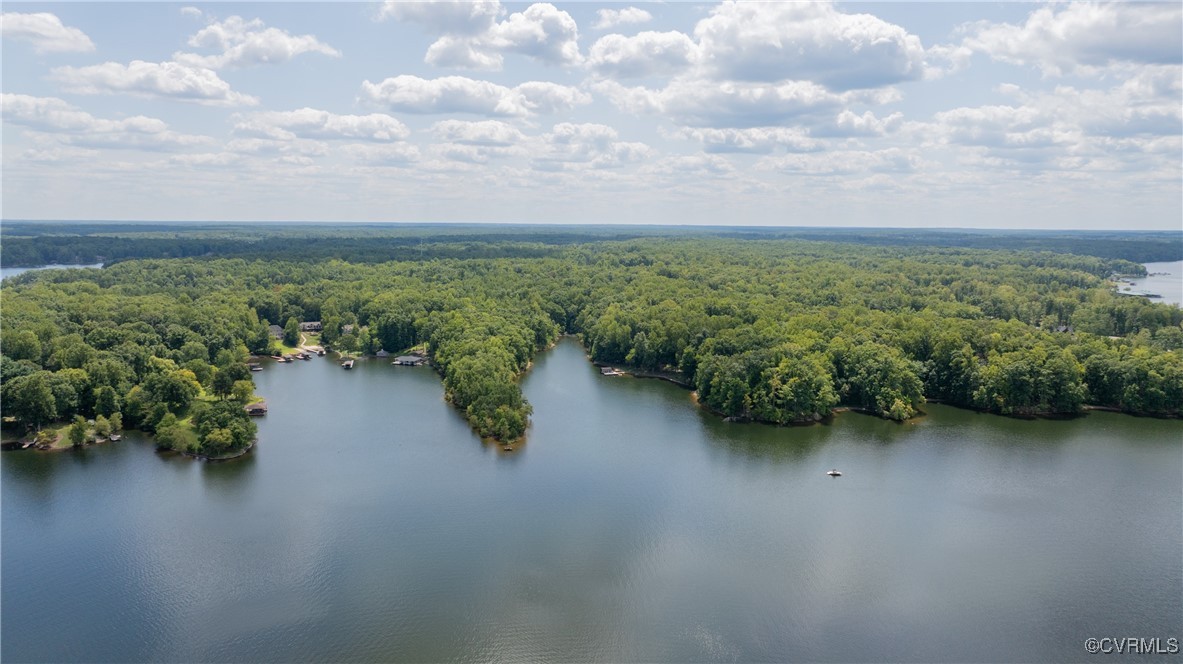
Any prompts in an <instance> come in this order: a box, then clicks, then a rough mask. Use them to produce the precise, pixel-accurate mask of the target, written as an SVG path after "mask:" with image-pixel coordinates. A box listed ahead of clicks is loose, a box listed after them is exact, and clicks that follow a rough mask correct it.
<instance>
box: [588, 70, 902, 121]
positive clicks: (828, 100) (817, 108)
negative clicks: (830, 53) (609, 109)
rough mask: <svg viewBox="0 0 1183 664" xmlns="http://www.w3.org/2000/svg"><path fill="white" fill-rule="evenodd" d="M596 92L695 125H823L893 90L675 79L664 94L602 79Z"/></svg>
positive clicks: (629, 107) (635, 109)
mask: <svg viewBox="0 0 1183 664" xmlns="http://www.w3.org/2000/svg"><path fill="white" fill-rule="evenodd" d="M594 88H595V90H597V91H598V92H600V93H602V94H604V95H606V96H607V97H608V98H609V99H610V100H611V101H612V102H613V103H614V104H616V105H617V106H618V107H619V108H621V109H622V110H624V111H627V112H630V113H638V114H639V113H658V114H661V115H665V116H666V117H668V118H670V119H671V120H673V121H675V122H677V123H679V124H682V125H688V126H692V127H762V126H775V125H783V124H784V123H787V122H801V123H805V124H810V125H812V124H817V123H819V122H820V121H821V119H823V118H826V117H830V116H833V115H835V114H837V113H838V112H839V111H840V110H841V109H843V108H845V107H847V106H848V105H850V104H853V103H859V102H861V103H886V102H888V101H892V100H894V99H895V98H896V97H895V94H896V93H894V92H893V91H891V90H877V91H865V92H859V91H852V92H845V93H841V94H839V93H834V92H831V91H829V90H827V89H826V88H825V87H823V86H821V85H818V84H817V83H812V82H809V81H786V82H782V83H776V84H764V83H752V82H735V81H723V82H716V81H709V80H693V79H674V80H673V81H671V82H670V84H669V85H668V86H666V87H665V88H663V89H661V90H650V89H647V88H641V87H634V88H626V87H624V86H622V85H620V84H619V83H616V82H615V81H602V82H600V83H597V84H596V85H595V86H594Z"/></svg>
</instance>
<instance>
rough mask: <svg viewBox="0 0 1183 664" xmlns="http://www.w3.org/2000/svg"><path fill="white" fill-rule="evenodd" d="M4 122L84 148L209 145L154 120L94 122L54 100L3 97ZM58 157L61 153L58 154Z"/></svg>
mask: <svg viewBox="0 0 1183 664" xmlns="http://www.w3.org/2000/svg"><path fill="white" fill-rule="evenodd" d="M3 118H4V122H6V123H11V124H15V125H21V126H24V127H29V128H30V129H33V130H36V131H39V132H44V133H46V134H50V135H52V136H53V137H54V138H55V139H56V140H58V141H60V142H62V143H67V144H69V145H74V146H78V147H85V148H110V149H129V150H153V151H157V150H177V149H182V148H185V147H189V146H194V145H200V144H203V143H207V142H209V139H208V138H207V137H205V136H194V135H191V134H179V133H177V132H175V131H172V130H170V129H169V128H168V125H167V124H166V123H165V122H164V121H163V120H159V119H157V118H149V117H145V116H142V115H137V116H133V117H130V118H124V119H122V120H105V119H101V118H96V117H94V116H93V115H91V114H90V113H87V112H86V111H83V110H82V109H80V108H78V107H76V106H72V105H70V104H68V103H67V102H65V101H63V100H61V99H58V98H56V97H32V96H29V95H21V94H11V93H7V92H6V93H4V95H3ZM59 154H61V153H59Z"/></svg>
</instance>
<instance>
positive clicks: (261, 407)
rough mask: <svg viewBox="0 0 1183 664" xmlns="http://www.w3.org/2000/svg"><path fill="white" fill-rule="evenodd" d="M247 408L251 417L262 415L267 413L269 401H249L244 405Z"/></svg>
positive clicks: (247, 412)
mask: <svg viewBox="0 0 1183 664" xmlns="http://www.w3.org/2000/svg"><path fill="white" fill-rule="evenodd" d="M243 408H245V409H246V414H247V415H250V416H251V417H262V416H264V415H266V414H267V402H266V401H256V402H255V403H248V404H247V405H246V406H243Z"/></svg>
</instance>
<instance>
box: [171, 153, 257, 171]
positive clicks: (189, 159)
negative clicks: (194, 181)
mask: <svg viewBox="0 0 1183 664" xmlns="http://www.w3.org/2000/svg"><path fill="white" fill-rule="evenodd" d="M169 162H170V163H173V164H178V165H181V166H196V167H200V168H213V169H220V168H225V167H227V166H234V165H236V164H239V163H241V162H242V155H241V154H236V153H233V152H198V153H194V154H178V155H173V156H172V157H169Z"/></svg>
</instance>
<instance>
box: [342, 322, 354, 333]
mask: <svg viewBox="0 0 1183 664" xmlns="http://www.w3.org/2000/svg"><path fill="white" fill-rule="evenodd" d="M352 333H353V325H352V324H350V325H342V326H341V334H352Z"/></svg>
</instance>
